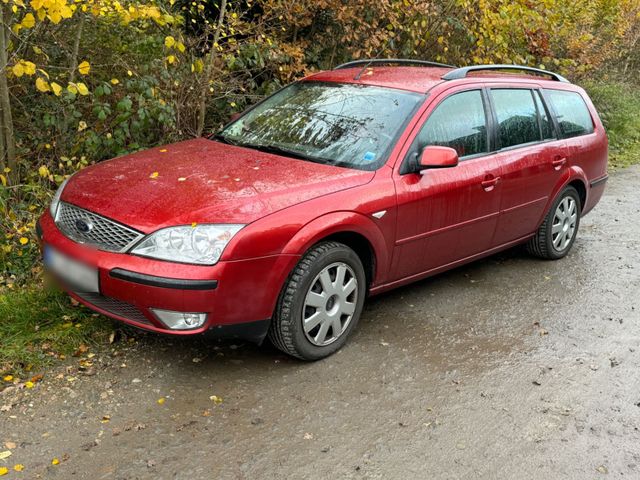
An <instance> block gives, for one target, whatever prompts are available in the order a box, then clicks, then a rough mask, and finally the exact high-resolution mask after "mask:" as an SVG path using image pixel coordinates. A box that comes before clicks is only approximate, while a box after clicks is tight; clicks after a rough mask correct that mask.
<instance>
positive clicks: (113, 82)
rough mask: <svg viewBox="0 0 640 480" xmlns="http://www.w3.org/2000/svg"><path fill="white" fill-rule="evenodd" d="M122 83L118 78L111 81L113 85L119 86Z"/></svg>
mask: <svg viewBox="0 0 640 480" xmlns="http://www.w3.org/2000/svg"><path fill="white" fill-rule="evenodd" d="M119 83H120V80H118V79H117V78H112V79H111V85H117V84H119Z"/></svg>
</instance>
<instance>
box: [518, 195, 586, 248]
mask: <svg viewBox="0 0 640 480" xmlns="http://www.w3.org/2000/svg"><path fill="white" fill-rule="evenodd" d="M566 209H568V210H569V215H568V216H566V217H564V218H563V212H564V210H566ZM580 211H581V205H580V196H579V195H578V191H577V190H576V189H575V188H573V187H571V186H569V187H566V188H565V189H564V190H562V192H560V194H559V195H558V197H557V198H556V200H555V201H554V202H553V204H552V205H551V208H550V209H549V211H548V212H547V215H546V216H545V217H544V221H543V222H542V225H540V228H538V231H537V232H536V234H535V235H534V236H533V238H531V239H530V240H529V242H528V243H527V250H528V251H529V253H530V254H532V255H535V256H536V257H540V258H544V259H548V260H557V259H559V258H562V257H564V256H565V255H567V253H569V250H571V247H572V246H573V242H574V241H575V239H576V236H577V234H578V227H579V226H580ZM572 212H573V213H572ZM574 213H575V217H574V215H573V214H574Z"/></svg>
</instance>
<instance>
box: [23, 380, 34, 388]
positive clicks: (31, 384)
mask: <svg viewBox="0 0 640 480" xmlns="http://www.w3.org/2000/svg"><path fill="white" fill-rule="evenodd" d="M24 386H25V387H27V388H33V387H34V386H35V383H33V382H32V381H31V380H29V381H28V382H24Z"/></svg>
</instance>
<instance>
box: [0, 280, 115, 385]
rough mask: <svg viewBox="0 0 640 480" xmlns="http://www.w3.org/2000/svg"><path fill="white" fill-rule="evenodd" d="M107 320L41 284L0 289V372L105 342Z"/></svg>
mask: <svg viewBox="0 0 640 480" xmlns="http://www.w3.org/2000/svg"><path fill="white" fill-rule="evenodd" d="M112 331H113V324H112V323H111V321H110V320H108V319H106V318H104V317H101V316H99V315H97V314H93V313H92V312H91V311H90V310H88V309H86V308H84V307H82V306H79V305H73V303H72V301H71V299H70V297H68V296H67V295H65V294H64V293H62V292H60V291H57V290H54V289H52V288H49V287H43V286H42V285H40V286H36V287H31V288H29V287H24V288H15V289H4V291H2V292H0V345H2V348H1V349H0V373H2V376H5V375H7V374H13V375H20V374H21V373H24V372H28V371H32V370H38V369H40V368H42V367H43V366H45V365H48V364H50V363H52V362H54V361H57V360H60V359H64V358H65V357H66V356H68V355H71V354H73V353H74V352H75V351H76V350H77V349H78V348H79V347H80V345H82V344H86V345H90V344H95V343H105V342H106V341H108V338H109V335H110V333H111V332H112Z"/></svg>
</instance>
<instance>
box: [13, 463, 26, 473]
mask: <svg viewBox="0 0 640 480" xmlns="http://www.w3.org/2000/svg"><path fill="white" fill-rule="evenodd" d="M13 469H14V470H15V471H16V472H21V471H23V470H24V465H22V464H21V463H16V464H15V465H14V466H13Z"/></svg>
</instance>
